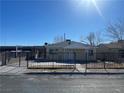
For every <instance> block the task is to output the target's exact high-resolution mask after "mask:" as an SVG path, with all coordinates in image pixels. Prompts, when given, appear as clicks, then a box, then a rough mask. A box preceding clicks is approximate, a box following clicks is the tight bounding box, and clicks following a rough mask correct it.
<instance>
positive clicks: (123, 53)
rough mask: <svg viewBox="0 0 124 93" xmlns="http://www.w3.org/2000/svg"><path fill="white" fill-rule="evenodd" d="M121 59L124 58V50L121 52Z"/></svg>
mask: <svg viewBox="0 0 124 93" xmlns="http://www.w3.org/2000/svg"><path fill="white" fill-rule="evenodd" d="M119 57H120V58H124V50H119Z"/></svg>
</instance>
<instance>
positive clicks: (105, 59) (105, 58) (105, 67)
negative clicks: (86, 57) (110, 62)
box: [103, 54, 106, 69]
mask: <svg viewBox="0 0 124 93" xmlns="http://www.w3.org/2000/svg"><path fill="white" fill-rule="evenodd" d="M105 60H106V57H105V54H104V60H103V61H104V69H106V67H105Z"/></svg>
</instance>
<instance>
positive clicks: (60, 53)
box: [45, 39, 95, 62]
mask: <svg viewBox="0 0 124 93" xmlns="http://www.w3.org/2000/svg"><path fill="white" fill-rule="evenodd" d="M45 47H46V58H47V59H50V60H57V61H64V62H75V61H76V62H83V61H86V60H95V57H94V49H93V48H92V47H91V46H89V45H87V44H83V43H80V42H75V41H71V40H69V39H67V40H65V41H63V42H59V43H54V44H48V45H46V46H45Z"/></svg>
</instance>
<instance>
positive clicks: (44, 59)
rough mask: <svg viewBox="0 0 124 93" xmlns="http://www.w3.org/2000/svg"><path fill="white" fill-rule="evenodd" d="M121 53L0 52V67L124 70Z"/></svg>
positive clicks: (123, 58) (123, 59)
mask: <svg viewBox="0 0 124 93" xmlns="http://www.w3.org/2000/svg"><path fill="white" fill-rule="evenodd" d="M123 55H124V54H123V53H114V52H113V53H107V52H106V53H93V54H91V53H88V52H87V51H84V52H82V51H68V52H65V51H64V52H46V56H38V53H32V52H18V53H15V52H10V51H6V52H1V53H0V65H10V66H27V68H28V69H80V68H83V69H86V70H88V69H124V56H123Z"/></svg>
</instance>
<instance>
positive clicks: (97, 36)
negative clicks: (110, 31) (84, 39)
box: [95, 32, 103, 46]
mask: <svg viewBox="0 0 124 93" xmlns="http://www.w3.org/2000/svg"><path fill="white" fill-rule="evenodd" d="M102 42H103V38H102V32H96V33H95V45H96V46H97V45H99V44H101V43H102Z"/></svg>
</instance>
